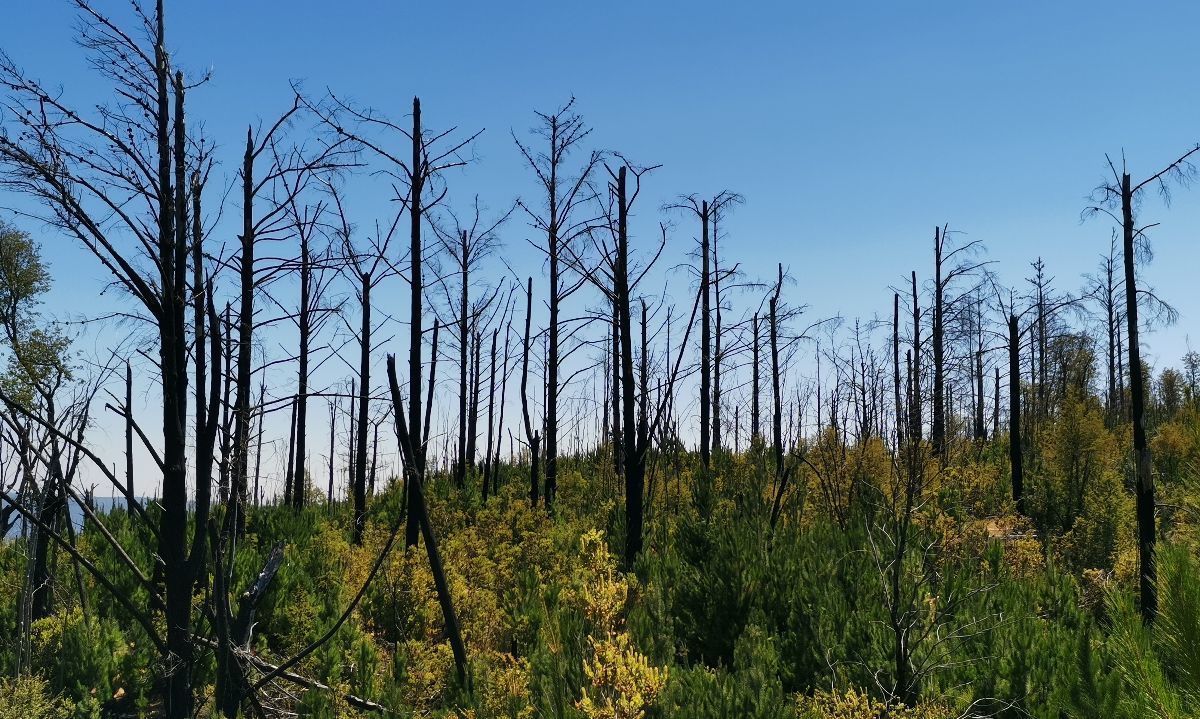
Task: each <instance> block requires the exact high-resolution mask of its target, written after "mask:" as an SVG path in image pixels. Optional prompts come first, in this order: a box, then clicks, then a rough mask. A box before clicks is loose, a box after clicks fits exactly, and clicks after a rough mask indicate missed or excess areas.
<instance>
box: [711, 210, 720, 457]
mask: <svg viewBox="0 0 1200 719" xmlns="http://www.w3.org/2000/svg"><path fill="white" fill-rule="evenodd" d="M719 214H720V213H719V212H713V215H712V290H713V304H714V305H715V306H714V313H715V317H714V320H715V323H714V325H715V326H714V328H713V355H712V361H713V367H712V371H713V381H712V451H713V453H714V454H716V453H719V452H720V451H721V266H720V263H719V259H720V258H719V256H718V254H717V217H718V215H719Z"/></svg>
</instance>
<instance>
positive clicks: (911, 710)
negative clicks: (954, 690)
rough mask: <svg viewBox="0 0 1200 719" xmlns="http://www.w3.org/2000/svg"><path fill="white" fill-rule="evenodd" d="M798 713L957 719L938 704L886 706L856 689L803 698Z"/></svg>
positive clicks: (826, 717)
mask: <svg viewBox="0 0 1200 719" xmlns="http://www.w3.org/2000/svg"><path fill="white" fill-rule="evenodd" d="M797 709H798V715H799V717H800V719H949V718H950V717H953V716H954V712H952V711H951V710H950V709H949V708H948V707H946V706H943V705H941V704H938V703H936V702H934V703H930V702H923V703H921V704H919V705H917V706H915V707H906V706H904V705H903V704H886V703H884V702H881V701H879V700H878V699H873V698H872V697H871V696H870V695H868V694H866V693H865V692H863V693H860V692H858V691H855V690H854V689H853V688H851V689H847V690H846V691H845V692H826V691H819V692H817V693H816V694H814V695H813V696H801V697H800V698H799V701H798V702H797Z"/></svg>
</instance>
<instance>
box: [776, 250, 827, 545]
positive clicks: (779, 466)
mask: <svg viewBox="0 0 1200 719" xmlns="http://www.w3.org/2000/svg"><path fill="white" fill-rule="evenodd" d="M780 274H781V275H782V269H781V270H780ZM782 284H783V283H782V276H781V278H780V284H779V285H777V286H776V288H775V294H774V295H773V296H772V297H771V308H770V314H769V315H768V318H769V319H768V322H769V324H768V327H769V328H770V333H771V390H772V396H773V400H772V401H773V408H772V415H771V419H772V423H771V449H772V454H773V455H774V458H775V500H774V502H773V503H772V505H771V529H772V530H773V529H774V528H775V524H776V523H777V522H778V521H779V515H780V514H781V513H782V511H783V494H784V491H785V490H786V489H787V475H785V474H784V466H783V392H782V386H781V378H780V367H779V315H778V309H779V307H778V305H779V288H780V287H781V286H782ZM818 391H819V390H818ZM834 423H835V424H836V419H835V420H834Z"/></svg>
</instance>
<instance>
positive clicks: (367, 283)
mask: <svg viewBox="0 0 1200 719" xmlns="http://www.w3.org/2000/svg"><path fill="white" fill-rule="evenodd" d="M331 190H332V188H331ZM331 196H332V197H333V201H334V204H335V206H336V208H337V215H338V217H339V219H340V223H339V228H338V230H337V234H338V237H339V239H340V241H341V256H342V262H343V264H342V267H341V270H342V272H343V273H345V274H346V275H347V276H348V277H349V278H350V280H351V282H352V285H353V287H354V292H355V296H356V298H357V299H358V304H359V307H360V308H361V310H362V313H361V315H360V323H359V327H358V330H357V332H356V334H357V339H358V349H359V355H358V379H357V387H358V397H357V401H358V409H357V412H358V415H357V417H358V418H357V420H356V422H355V425H354V426H355V427H356V428H357V430H356V432H352V433H351V438H352V439H351V442H352V444H353V446H354V460H353V462H351V470H352V476H351V481H350V488H351V495H352V498H353V502H354V531H353V533H352V538H353V542H354V543H355V544H362V539H363V531H364V530H365V528H366V520H367V425H368V424H369V419H368V416H369V413H370V400H371V348H372V344H371V340H372V336H373V334H372V333H373V331H374V329H375V328H374V326H373V325H372V321H371V309H372V307H371V291H372V290H373V289H375V288H376V287H377V286H379V284H381V283H382V282H383V281H384V280H386V279H388V278H390V277H393V276H395V275H396V274H398V271H397V270H396V269H395V267H394V266H393V265H392V264H391V262H390V260H389V256H390V254H391V243H392V239H393V238H394V237H395V233H396V229H397V227H398V226H399V224H400V218H401V216H400V215H399V214H397V215H396V216H395V217H394V218H393V219H392V220H391V221H390V222H388V223H387V224H386V225H384V226H380V225H379V224H378V223H377V224H376V225H375V232H374V233H373V234H372V235H371V236H370V237H368V238H367V240H366V242H365V243H357V242H355V241H354V240H353V239H352V238H351V234H352V229H351V225H350V221H349V220H348V219H347V218H346V213H345V209H344V206H343V204H342V201H341V198H340V197H339V195H338V193H337V192H336V191H331ZM352 394H353V392H352Z"/></svg>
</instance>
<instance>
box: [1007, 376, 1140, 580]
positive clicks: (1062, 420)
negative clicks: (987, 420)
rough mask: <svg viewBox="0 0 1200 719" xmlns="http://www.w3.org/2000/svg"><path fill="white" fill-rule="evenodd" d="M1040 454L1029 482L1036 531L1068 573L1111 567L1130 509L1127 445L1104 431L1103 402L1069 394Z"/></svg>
mask: <svg viewBox="0 0 1200 719" xmlns="http://www.w3.org/2000/svg"><path fill="white" fill-rule="evenodd" d="M1039 448H1040V450H1039V451H1040V462H1039V465H1040V466H1039V468H1038V471H1036V472H1030V473H1029V478H1028V479H1027V480H1026V484H1027V486H1028V487H1029V500H1030V501H1029V508H1030V515H1031V517H1032V518H1033V519H1034V522H1035V523H1036V525H1037V527H1038V530H1039V531H1040V532H1042V533H1043V535H1044V539H1046V540H1047V541H1048V542H1049V544H1050V546H1051V547H1052V548H1053V550H1054V554H1055V555H1056V556H1057V557H1059V558H1060V559H1061V560H1062V561H1064V562H1065V563H1066V564H1067V565H1068V566H1070V567H1075V568H1078V569H1085V568H1094V567H1111V566H1113V564H1114V561H1115V559H1116V554H1117V552H1118V550H1119V549H1120V547H1121V542H1122V541H1123V538H1124V537H1127V536H1129V535H1130V532H1129V531H1126V530H1130V529H1131V525H1130V520H1131V518H1132V514H1131V510H1132V503H1131V498H1130V497H1129V496H1128V494H1127V493H1126V492H1125V491H1124V488H1123V485H1122V480H1121V470H1122V466H1123V462H1124V458H1125V454H1126V452H1125V449H1126V445H1125V444H1124V443H1123V442H1122V441H1121V438H1120V437H1118V436H1117V435H1116V434H1114V433H1113V432H1111V431H1109V430H1108V429H1107V428H1106V427H1105V424H1104V413H1103V410H1102V409H1101V407H1100V405H1099V401H1098V400H1097V399H1096V398H1095V397H1091V396H1086V397H1085V396H1081V395H1080V394H1079V393H1077V392H1074V391H1072V392H1068V394H1067V397H1066V398H1065V400H1064V401H1063V406H1062V409H1061V411H1060V412H1059V415H1058V416H1057V417H1055V418H1054V419H1052V420H1050V421H1049V422H1048V423H1047V426H1046V427H1045V428H1044V429H1043V430H1042V432H1041V435H1040V437H1039Z"/></svg>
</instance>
